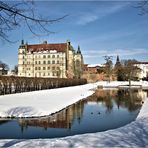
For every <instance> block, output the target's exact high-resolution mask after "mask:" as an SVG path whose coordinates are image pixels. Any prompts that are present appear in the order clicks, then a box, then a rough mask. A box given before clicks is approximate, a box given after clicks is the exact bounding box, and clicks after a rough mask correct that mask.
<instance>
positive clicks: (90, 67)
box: [83, 64, 104, 74]
mask: <svg viewBox="0 0 148 148" xmlns="http://www.w3.org/2000/svg"><path fill="white" fill-rule="evenodd" d="M103 67H104V65H102V64H84V67H83V72H84V73H89V74H96V73H98V72H99V70H102V68H103Z"/></svg>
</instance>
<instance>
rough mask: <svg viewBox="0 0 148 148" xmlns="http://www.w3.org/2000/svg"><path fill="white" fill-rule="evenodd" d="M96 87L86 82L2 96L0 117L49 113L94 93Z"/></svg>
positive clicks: (0, 97)
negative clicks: (84, 83) (78, 84)
mask: <svg viewBox="0 0 148 148" xmlns="http://www.w3.org/2000/svg"><path fill="white" fill-rule="evenodd" d="M94 88H96V85H95V84H86V85H80V86H74V87H65V88H58V89H50V90H42V91H34V92H25V93H19V94H11V95H5V96H0V117H33V116H45V115H49V114H51V113H55V112H57V111H59V110H61V109H63V108H65V107H67V106H69V105H71V104H73V103H75V102H77V101H79V100H80V99H83V98H86V97H87V96H90V95H92V94H93V93H94V91H93V89H94ZM90 89H91V90H90Z"/></svg>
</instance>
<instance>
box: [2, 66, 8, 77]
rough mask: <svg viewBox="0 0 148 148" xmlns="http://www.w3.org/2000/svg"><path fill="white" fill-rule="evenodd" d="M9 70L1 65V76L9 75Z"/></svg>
mask: <svg viewBox="0 0 148 148" xmlns="http://www.w3.org/2000/svg"><path fill="white" fill-rule="evenodd" d="M7 73H8V70H7V69H5V68H4V67H3V66H2V65H1V64H0V75H7Z"/></svg>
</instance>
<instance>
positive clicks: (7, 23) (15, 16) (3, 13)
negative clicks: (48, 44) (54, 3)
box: [0, 0, 67, 42]
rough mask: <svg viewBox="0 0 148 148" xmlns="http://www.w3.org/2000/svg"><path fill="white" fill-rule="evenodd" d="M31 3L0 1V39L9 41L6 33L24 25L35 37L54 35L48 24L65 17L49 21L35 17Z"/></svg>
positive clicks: (41, 17) (48, 19) (22, 0)
mask: <svg viewBox="0 0 148 148" xmlns="http://www.w3.org/2000/svg"><path fill="white" fill-rule="evenodd" d="M33 4H34V2H33V1H24V0H21V1H0V38H1V39H4V40H6V41H9V42H10V40H9V37H8V33H9V32H10V31H12V30H15V29H17V28H19V27H21V26H23V27H24V24H25V25H26V26H27V28H28V29H29V30H30V32H31V33H33V34H34V35H36V36H41V35H49V34H51V33H55V32H53V31H50V30H49V29H48V26H49V24H52V23H55V22H58V21H60V20H62V19H63V18H65V17H66V16H67V15H65V16H62V17H60V18H56V19H50V18H46V17H43V16H39V15H37V13H35V11H34V8H33Z"/></svg>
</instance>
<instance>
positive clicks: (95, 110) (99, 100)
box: [0, 89, 147, 139]
mask: <svg viewBox="0 0 148 148" xmlns="http://www.w3.org/2000/svg"><path fill="white" fill-rule="evenodd" d="M146 96H147V92H144V91H142V90H131V91H128V90H103V89H98V90H97V91H96V92H95V94H94V95H92V96H90V97H88V98H86V99H84V100H81V101H79V102H77V103H76V104H73V105H71V106H69V107H68V108H66V109H64V110H62V111H60V112H58V113H56V114H53V115H51V116H48V117H42V118H29V119H13V120H10V119H2V118H1V119H0V138H1V139H4V138H7V139H9V138H11V139H12V138H17V139H19V138H21V139H22V138H23V139H32V138H55V137H65V136H70V135H75V134H84V133H94V132H101V131H106V130H109V129H115V128H118V127H121V126H124V125H126V124H128V123H130V122H132V121H133V120H135V118H136V117H137V115H138V113H139V111H140V108H141V106H142V103H143V101H144V98H145V97H146ZM59 99H60V98H59Z"/></svg>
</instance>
